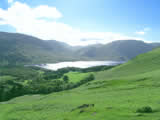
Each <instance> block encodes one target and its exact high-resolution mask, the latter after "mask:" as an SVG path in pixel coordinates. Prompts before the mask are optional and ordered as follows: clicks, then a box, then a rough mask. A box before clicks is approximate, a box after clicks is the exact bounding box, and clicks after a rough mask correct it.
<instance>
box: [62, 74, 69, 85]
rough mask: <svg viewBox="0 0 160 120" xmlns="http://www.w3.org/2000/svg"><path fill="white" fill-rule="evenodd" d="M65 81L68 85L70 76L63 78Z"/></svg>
mask: <svg viewBox="0 0 160 120" xmlns="http://www.w3.org/2000/svg"><path fill="white" fill-rule="evenodd" d="M63 81H64V82H66V83H68V81H69V78H68V76H67V75H65V76H64V77H63Z"/></svg>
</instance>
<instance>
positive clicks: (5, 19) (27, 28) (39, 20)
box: [0, 2, 142, 45]
mask: <svg viewBox="0 0 160 120" xmlns="http://www.w3.org/2000/svg"><path fill="white" fill-rule="evenodd" d="M61 17H62V14H61V13H60V12H59V11H58V10H57V9H56V7H49V6H47V5H40V6H37V7H35V8H31V7H30V6H28V5H27V4H24V3H20V2H13V4H11V7H10V8H8V10H3V9H1V8H0V25H4V24H8V25H11V26H12V27H14V28H15V29H16V32H19V33H24V34H29V35H33V36H36V37H39V38H42V39H46V40H48V39H53V40H59V41H62V42H66V43H69V44H70V45H88V44H95V43H108V42H112V41H114V40H127V39H138V40H140V39H142V38H137V37H132V36H126V35H123V34H120V33H112V32H81V30H79V29H76V28H73V27H71V26H70V25H68V24H65V23H62V22H57V19H59V18H61Z"/></svg>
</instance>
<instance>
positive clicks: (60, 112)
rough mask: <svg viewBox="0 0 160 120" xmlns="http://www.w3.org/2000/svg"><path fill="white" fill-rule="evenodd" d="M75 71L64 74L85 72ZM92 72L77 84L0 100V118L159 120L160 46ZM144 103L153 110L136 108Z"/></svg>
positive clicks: (73, 75)
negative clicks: (89, 76) (140, 111)
mask: <svg viewBox="0 0 160 120" xmlns="http://www.w3.org/2000/svg"><path fill="white" fill-rule="evenodd" d="M76 74H77V73H68V74H67V75H68V76H69V77H70V78H73V79H71V81H74V82H75V79H76V80H77V81H78V79H79V78H81V77H82V76H85V75H86V74H84V75H80V77H79V75H76ZM82 74H83V73H82ZM94 75H95V77H96V79H95V80H94V81H91V82H89V83H87V84H84V85H82V86H80V87H79V88H75V89H72V90H67V91H63V92H57V93H52V94H49V95H25V96H22V97H17V98H14V99H12V100H10V101H7V102H1V103H0V108H1V109H0V120H160V95H159V91H160V49H156V50H154V51H152V52H149V53H146V54H143V55H140V56H138V57H136V58H135V59H133V60H131V61H129V62H128V63H126V64H124V65H120V66H118V67H115V68H113V69H111V70H108V71H103V72H98V73H94ZM71 76H72V77H71ZM76 76H77V77H76ZM84 104H88V105H91V104H94V106H88V107H80V106H83V105H84ZM144 106H150V107H151V108H152V109H153V112H151V113H137V112H136V111H137V109H139V108H142V107H144Z"/></svg>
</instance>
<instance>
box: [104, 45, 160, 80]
mask: <svg viewBox="0 0 160 120" xmlns="http://www.w3.org/2000/svg"><path fill="white" fill-rule="evenodd" d="M159 69H160V48H156V49H154V50H152V51H150V52H148V53H145V54H142V55H139V56H137V57H135V58H134V59H132V60H130V61H129V62H127V63H125V64H122V65H120V66H118V67H116V68H114V69H112V70H110V71H108V72H107V73H105V76H106V77H116V76H131V75H132V76H134V75H137V74H142V73H147V72H152V71H156V70H159Z"/></svg>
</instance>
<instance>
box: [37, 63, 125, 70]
mask: <svg viewBox="0 0 160 120" xmlns="http://www.w3.org/2000/svg"><path fill="white" fill-rule="evenodd" d="M122 63H124V62H120V61H75V62H59V63H52V64H51V63H48V64H41V65H35V66H37V67H41V68H45V69H49V70H58V69H60V68H65V67H77V68H88V67H93V66H101V65H106V66H115V65H118V64H122Z"/></svg>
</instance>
